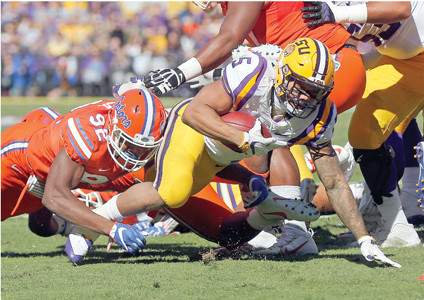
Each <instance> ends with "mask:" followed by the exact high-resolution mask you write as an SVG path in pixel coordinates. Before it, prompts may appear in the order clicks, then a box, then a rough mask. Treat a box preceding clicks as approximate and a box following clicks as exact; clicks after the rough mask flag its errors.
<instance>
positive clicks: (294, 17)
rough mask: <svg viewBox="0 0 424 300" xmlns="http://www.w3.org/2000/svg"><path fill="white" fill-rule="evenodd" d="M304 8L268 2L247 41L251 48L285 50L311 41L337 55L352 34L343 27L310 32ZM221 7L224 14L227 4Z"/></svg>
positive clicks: (329, 27) (284, 2)
mask: <svg viewBox="0 0 424 300" xmlns="http://www.w3.org/2000/svg"><path fill="white" fill-rule="evenodd" d="M305 5H307V4H304V3H303V2H301V1H292V2H288V1H275V2H274V1H273V2H267V3H266V4H264V5H263V7H262V11H261V13H260V15H259V17H258V20H257V21H256V24H255V25H254V27H253V28H252V31H251V32H250V33H249V35H248V36H247V37H246V39H247V40H248V41H249V43H250V44H251V45H252V46H259V45H261V44H266V43H270V44H275V45H278V46H280V47H281V48H284V47H285V46H286V45H287V44H288V43H290V42H291V41H293V40H295V39H298V38H304V37H308V38H314V39H317V40H319V41H321V42H323V43H324V44H325V45H326V46H327V47H328V48H329V49H330V52H331V53H335V52H336V51H337V50H339V49H340V48H341V47H342V46H343V45H344V44H345V43H346V41H347V40H348V38H349V37H350V34H349V33H348V32H347V31H346V30H345V29H344V28H343V26H341V25H340V24H325V25H323V26H319V27H315V28H308V26H307V25H306V22H305V21H304V20H303V19H302V12H301V11H300V9H301V8H302V7H303V6H305ZM221 6H222V11H223V13H224V14H225V13H226V11H227V9H228V2H221Z"/></svg>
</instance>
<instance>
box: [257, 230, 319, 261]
mask: <svg viewBox="0 0 424 300" xmlns="http://www.w3.org/2000/svg"><path fill="white" fill-rule="evenodd" d="M313 235H314V232H313V230H312V229H309V231H304V230H303V229H302V228H300V227H299V226H296V225H293V224H286V225H284V227H283V231H282V233H281V235H280V237H279V238H278V240H277V242H276V243H275V244H274V245H272V246H271V247H269V248H268V249H264V250H255V251H253V253H254V254H256V255H281V256H292V255H316V254H318V247H317V245H316V243H315V241H314V239H313Z"/></svg>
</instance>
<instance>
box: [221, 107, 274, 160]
mask: <svg viewBox="0 0 424 300" xmlns="http://www.w3.org/2000/svg"><path fill="white" fill-rule="evenodd" d="M221 119H222V120H224V121H225V122H226V123H227V124H229V125H231V126H233V127H235V128H237V129H238V130H241V131H244V132H247V131H249V130H250V129H252V127H253V124H254V123H255V120H256V118H255V117H253V116H251V115H249V114H247V113H244V112H240V111H234V112H230V113H227V114H225V115H222V116H221ZM262 135H263V136H264V137H266V138H268V137H271V134H270V133H269V131H268V129H267V128H266V127H265V126H264V124H262ZM223 144H224V145H225V146H227V147H228V148H230V149H231V150H233V151H235V152H241V150H240V148H239V147H237V145H234V144H229V143H223Z"/></svg>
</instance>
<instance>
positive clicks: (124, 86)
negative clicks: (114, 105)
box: [112, 76, 146, 98]
mask: <svg viewBox="0 0 424 300" xmlns="http://www.w3.org/2000/svg"><path fill="white" fill-rule="evenodd" d="M143 79H144V76H133V77H131V78H130V81H128V82H126V83H118V84H115V85H114V86H113V89H112V92H113V96H114V97H115V98H118V97H120V96H121V95H122V94H123V93H125V92H127V91H129V90H133V89H145V88H146V87H145V86H144V82H143Z"/></svg>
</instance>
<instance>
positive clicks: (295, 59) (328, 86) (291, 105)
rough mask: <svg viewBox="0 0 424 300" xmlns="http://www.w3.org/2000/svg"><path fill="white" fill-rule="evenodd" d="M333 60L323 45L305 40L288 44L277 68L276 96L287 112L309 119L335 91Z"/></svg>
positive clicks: (308, 39)
mask: <svg viewBox="0 0 424 300" xmlns="http://www.w3.org/2000/svg"><path fill="white" fill-rule="evenodd" d="M333 78H334V61H333V59H332V57H331V55H330V52H329V50H328V48H327V47H326V46H325V45H324V44H323V43H321V42H319V41H317V40H314V39H310V38H302V39H298V40H295V41H294V42H292V43H290V44H289V45H287V47H286V48H285V49H284V51H283V53H282V54H281V56H280V58H279V60H278V64H277V66H276V81H275V85H274V87H275V94H276V96H277V98H278V100H279V101H280V103H281V104H282V105H283V106H284V108H285V110H286V112H287V113H288V114H290V115H291V116H293V117H297V118H301V119H304V118H307V117H308V116H309V115H311V113H312V112H314V111H315V109H316V108H317V107H319V105H320V103H321V101H322V100H324V99H325V98H326V97H327V96H328V95H329V94H330V92H331V91H332V89H333V85H334V82H333Z"/></svg>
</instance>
